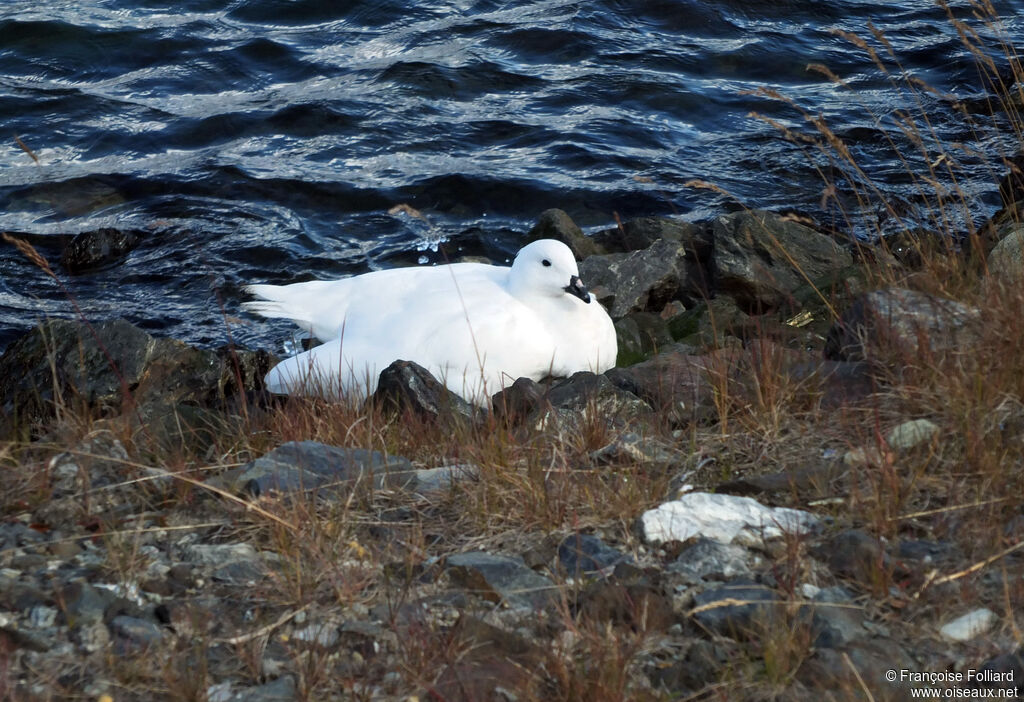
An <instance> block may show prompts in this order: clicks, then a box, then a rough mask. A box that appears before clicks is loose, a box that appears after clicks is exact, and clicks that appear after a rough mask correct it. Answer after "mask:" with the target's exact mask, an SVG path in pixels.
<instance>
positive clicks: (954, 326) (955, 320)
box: [825, 288, 981, 364]
mask: <svg viewBox="0 0 1024 702" xmlns="http://www.w3.org/2000/svg"><path fill="white" fill-rule="evenodd" d="M980 318H981V312H980V311H979V310H978V309H976V308H973V307H968V306H967V305H963V304H961V303H959V302H955V301H953V300H948V299H946V298H942V297H937V296H935V295H929V294H927V293H922V292H917V291H914V290H905V289H902V288H886V289H884V290H876V291H874V292H871V293H868V294H866V295H863V296H861V297H860V298H858V299H857V300H856V301H855V302H854V304H853V305H852V306H851V307H850V309H848V310H847V311H846V312H844V313H843V315H842V317H841V318H840V319H839V321H837V322H836V323H835V324H834V325H833V327H832V329H831V330H830V331H829V335H828V339H827V340H826V342H825V357H826V358H828V359H832V360H837V361H868V362H869V363H882V364H885V363H887V362H889V361H892V360H893V357H894V356H895V357H896V358H897V359H898V358H904V359H908V360H914V361H915V362H920V361H921V360H922V359H928V358H929V357H931V356H934V355H946V354H958V355H959V356H960V357H963V358H966V357H968V356H969V355H970V354H971V350H972V347H973V346H974V344H975V343H977V340H978V338H979V331H980Z"/></svg>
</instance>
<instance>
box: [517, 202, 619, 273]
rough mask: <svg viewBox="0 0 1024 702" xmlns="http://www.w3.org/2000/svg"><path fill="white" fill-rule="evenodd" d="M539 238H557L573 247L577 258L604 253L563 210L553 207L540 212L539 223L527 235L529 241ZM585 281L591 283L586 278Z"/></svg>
mask: <svg viewBox="0 0 1024 702" xmlns="http://www.w3.org/2000/svg"><path fill="white" fill-rule="evenodd" d="M538 239H555V240H557V241H561V242H562V243H563V244H565V245H566V246H568V247H569V248H570V249H572V253H573V255H574V256H575V257H576V260H580V259H583V258H586V257H587V256H592V255H594V254H598V253H603V251H602V250H601V247H600V246H599V245H598V244H597V243H596V242H594V240H593V239H591V238H590V237H588V236H587V235H586V234H584V233H583V230H582V229H580V228H579V227H578V226H576V223H575V222H573V221H572V218H571V217H569V215H567V214H566V213H565V212H564V211H563V210H559V209H556V208H552V209H550V210H544V211H543V212H541V213H540V217H539V218H538V220H537V223H536V224H535V225H533V229H531V230H530V233H529V234H527V235H526V241H527V243H529V242H532V241H537V240H538ZM583 282H584V283H587V284H588V285H589V282H588V281H587V279H586V278H583Z"/></svg>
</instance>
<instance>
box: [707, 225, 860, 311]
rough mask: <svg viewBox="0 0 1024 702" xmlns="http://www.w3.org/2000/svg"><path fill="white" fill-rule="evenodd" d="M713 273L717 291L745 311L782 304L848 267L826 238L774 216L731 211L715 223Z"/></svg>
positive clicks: (843, 254) (842, 251) (845, 257)
mask: <svg viewBox="0 0 1024 702" xmlns="http://www.w3.org/2000/svg"><path fill="white" fill-rule="evenodd" d="M712 232H713V236H714V247H715V248H714V253H713V254H712V259H713V262H714V265H713V272H714V276H715V278H714V281H715V286H716V288H717V289H718V290H719V291H720V292H721V293H722V294H725V295H727V296H729V297H731V298H733V299H734V300H736V302H737V304H738V305H739V306H740V307H741V308H743V309H746V310H754V311H760V310H769V309H772V308H775V307H778V306H780V305H782V304H783V303H785V302H787V301H789V300H790V298H791V294H792V293H793V292H794V291H795V290H796V289H797V288H799V287H800V286H801V285H803V284H804V283H806V282H807V281H808V280H811V281H814V280H816V279H818V278H822V277H826V276H828V275H830V274H834V273H836V272H838V271H840V270H842V269H843V268H845V267H847V266H849V265H850V264H851V263H852V262H853V258H852V256H851V255H850V253H849V252H848V251H847V250H846V249H845V248H843V247H842V246H840V245H839V244H837V243H836V242H835V241H833V240H832V239H831V238H829V237H827V236H825V235H824V234H821V233H820V232H817V231H815V230H813V229H811V228H809V227H806V226H804V225H802V224H798V223H796V222H794V221H790V220H787V219H785V218H784V217H782V216H780V215H778V214H775V213H773V212H765V211H761V210H755V211H742V212H735V213H732V214H729V215H725V216H723V217H719V218H718V219H716V220H715V221H714V223H713V225H712Z"/></svg>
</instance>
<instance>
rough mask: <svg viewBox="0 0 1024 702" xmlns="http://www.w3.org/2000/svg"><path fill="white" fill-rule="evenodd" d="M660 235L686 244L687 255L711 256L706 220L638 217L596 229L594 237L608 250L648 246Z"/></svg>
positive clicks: (695, 257) (634, 248)
mask: <svg viewBox="0 0 1024 702" xmlns="http://www.w3.org/2000/svg"><path fill="white" fill-rule="evenodd" d="M661 239H665V240H668V241H675V242H678V243H680V244H682V245H683V249H684V250H685V251H686V253H687V255H690V256H692V257H693V258H694V259H695V260H697V261H701V262H704V261H707V260H708V259H709V258H710V257H711V245H712V242H711V231H710V230H709V228H708V227H707V226H705V225H704V224H695V223H693V222H684V221H683V220H680V219H670V218H668V217H638V218H637V219H631V220H629V221H628V222H624V223H623V224H622V225H620V226H618V227H612V228H611V229H603V230H601V231H599V232H596V233H595V234H594V235H593V237H592V240H593V241H594V242H596V243H597V244H598V245H599V246H600V247H601V248H603V249H604V250H605V252H608V253H623V252H627V253H628V252H630V251H639V250H640V249H646V248H648V247H649V246H650V245H651V244H653V243H654V242H656V241H659V240H661Z"/></svg>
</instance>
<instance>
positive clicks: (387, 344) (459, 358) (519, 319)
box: [243, 239, 617, 404]
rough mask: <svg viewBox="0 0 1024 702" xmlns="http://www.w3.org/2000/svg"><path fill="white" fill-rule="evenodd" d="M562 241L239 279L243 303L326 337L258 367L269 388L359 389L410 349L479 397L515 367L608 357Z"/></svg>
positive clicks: (605, 333) (346, 392)
mask: <svg viewBox="0 0 1024 702" xmlns="http://www.w3.org/2000/svg"><path fill="white" fill-rule="evenodd" d="M578 275H579V271H578V268H577V266H576V261H575V259H574V258H573V255H572V252H571V251H570V249H569V248H568V247H567V246H565V244H562V243H561V242H558V241H554V240H551V239H543V240H540V241H535V242H533V243H532V244H529V245H527V246H525V247H524V248H523V249H522V250H520V252H519V253H518V254H517V256H516V258H515V261H514V262H513V264H512V267H511V268H508V267H502V266H490V265H485V264H480V263H455V264H451V265H446V266H433V267H417V268H397V269H391V270H384V271H374V272H371V273H366V274H363V275H358V276H354V277H352V278H345V279H343V280H335V281H311V282H307V283H295V284H293V285H283V286H277V285H250V286H248V287H247V288H246V289H247V291H248V292H250V293H252V294H253V295H255V296H257V297H260V298H263V299H262V300H260V301H256V302H248V303H244V305H243V306H244V307H245V308H246V309H248V310H249V311H252V312H256V313H258V314H261V315H263V316H265V317H283V318H286V319H291V320H292V321H294V322H295V323H296V324H298V325H299V326H300V327H302V328H303V329H305V330H307V331H309V332H311V333H312V334H313V335H314V336H316V337H317V338H318V339H321V340H322V341H324V342H325V343H323V344H322V345H320V346H317V347H315V348H313V349H310V350H309V351H306V352H305V353H301V354H298V355H297V356H294V357H292V358H289V359H286V360H285V361H283V362H281V363H280V364H278V365H277V366H275V367H274V368H273V369H272V370H271V371H270V373H269V374H268V375H267V379H266V382H267V387H268V388H269V389H270V390H271V391H273V392H280V393H290V394H320V395H327V396H349V397H351V396H355V397H365V396H366V395H367V394H369V393H372V392H373V390H374V389H375V387H376V384H377V376H378V375H379V373H380V371H382V370H383V369H384V368H386V367H387V366H388V365H390V364H391V363H392V362H393V361H396V360H406V361H415V362H416V363H418V364H420V365H421V366H423V367H424V368H426V369H427V370H429V371H430V372H431V373H432V374H434V376H436V377H437V378H438V379H439V380H441V381H442V382H443V383H445V385H446V386H447V387H448V388H449V389H450V390H452V391H453V392H456V393H458V394H459V395H461V396H462V397H464V398H466V399H467V400H470V401H472V402H476V403H478V404H486V402H487V398H488V397H489V396H490V395H491V394H493V393H495V392H498V391H499V390H501V389H502V387H506V386H508V385H511V383H512V382H513V381H514V380H515V379H516V378H520V377H528V378H533V379H534V380H539V379H541V378H543V377H544V376H547V375H554V376H565V375H570V374H572V373H574V372H576V371H580V370H590V371H594V372H597V373H600V372H603V371H605V370H607V369H608V368H611V367H612V366H614V365H615V356H616V352H617V346H616V341H615V329H614V327H613V326H612V321H611V319H610V318H609V317H608V313H607V312H606V311H605V310H604V308H603V307H601V305H600V304H599V303H598V302H596V301H595V300H593V296H592V295H589V293H588V294H587V298H588V299H589V300H590V301H589V302H584V301H583V300H582V299H580V297H578V296H577V295H574V294H572V292H571V288H570V289H568V290H567V288H569V287H570V284H571V283H573V282H574V281H575V280H577V276H578Z"/></svg>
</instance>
